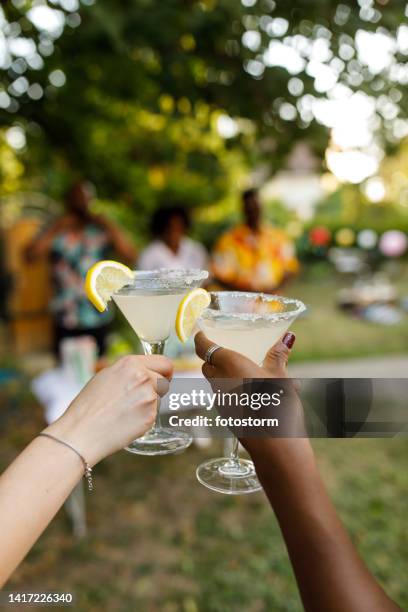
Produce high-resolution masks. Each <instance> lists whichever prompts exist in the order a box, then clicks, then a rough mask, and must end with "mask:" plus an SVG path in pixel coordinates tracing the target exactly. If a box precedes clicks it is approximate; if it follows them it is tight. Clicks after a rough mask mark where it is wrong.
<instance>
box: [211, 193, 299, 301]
mask: <svg viewBox="0 0 408 612" xmlns="http://www.w3.org/2000/svg"><path fill="white" fill-rule="evenodd" d="M242 200H243V214H244V223H243V224H241V225H238V226H237V227H234V228H232V229H231V230H228V231H227V232H225V234H223V235H222V236H221V238H220V239H219V240H218V242H217V243H216V245H215V249H214V252H213V256H212V271H213V273H214V277H215V278H216V280H218V281H219V282H220V283H222V284H223V285H224V286H226V287H228V288H233V289H238V290H240V291H264V292H274V291H275V290H276V289H277V288H278V287H279V286H280V285H282V283H283V282H284V281H285V280H286V278H287V277H288V276H290V275H293V274H296V273H297V271H298V269H299V263H298V260H297V257H296V252H295V247H294V244H293V242H292V241H291V240H290V239H289V237H288V236H287V235H286V233H285V232H284V231H283V230H280V229H278V228H276V227H273V226H271V225H269V224H267V223H264V222H262V219H261V216H262V211H261V205H260V203H259V199H258V193H257V191H256V190H255V189H249V190H248V191H245V192H244V193H243V195H242Z"/></svg>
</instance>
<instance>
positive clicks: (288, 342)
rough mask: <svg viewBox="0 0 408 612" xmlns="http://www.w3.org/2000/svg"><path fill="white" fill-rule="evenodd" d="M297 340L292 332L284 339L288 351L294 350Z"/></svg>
mask: <svg viewBox="0 0 408 612" xmlns="http://www.w3.org/2000/svg"><path fill="white" fill-rule="evenodd" d="M295 340H296V336H295V334H292V332H288V333H287V334H285V335H284V336H283V338H282V342H283V344H284V345H285V346H287V347H288V349H291V348H292V346H293V345H294V344H295Z"/></svg>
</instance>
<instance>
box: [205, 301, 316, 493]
mask: <svg viewBox="0 0 408 612" xmlns="http://www.w3.org/2000/svg"><path fill="white" fill-rule="evenodd" d="M305 309H306V307H305V305H304V304H303V303H302V302H300V301H299V300H294V299H290V298H286V297H281V296H278V295H264V294H263V293H244V292H241V291H215V292H211V303H210V306H209V307H208V308H206V309H205V310H204V311H203V313H202V314H201V317H200V319H199V320H198V325H199V327H200V329H201V330H202V331H203V332H204V333H205V335H206V336H207V337H208V338H209V340H212V341H213V342H215V343H216V344H218V345H219V346H223V347H225V348H228V349H231V350H233V351H237V352H239V353H242V354H243V355H245V356H246V357H248V358H249V359H251V360H252V361H254V362H255V363H258V364H261V363H262V361H263V359H264V357H265V355H266V353H267V351H268V349H269V348H270V347H271V346H273V345H274V344H275V343H276V342H277V341H278V340H279V338H280V337H281V336H282V335H283V334H284V333H285V332H286V331H287V329H288V328H289V327H290V325H291V324H292V323H293V321H294V320H295V319H296V317H297V316H298V315H299V314H300V313H301V312H303V311H304V310H305ZM238 445H239V442H238V439H237V438H236V437H234V439H233V447H232V451H231V454H230V456H229V457H221V458H219V459H212V460H210V461H207V462H206V463H202V464H201V465H200V466H198V468H197V472H196V475H197V479H198V480H199V482H201V484H203V485H204V486H206V487H208V488H209V489H212V490H213V491H217V492H218V493H227V494H229V495H239V494H242V493H254V492H255V491H259V490H260V489H261V488H262V487H261V485H260V483H259V481H258V478H257V476H256V473H255V467H254V464H253V462H252V461H250V460H247V459H240V457H239V455H238Z"/></svg>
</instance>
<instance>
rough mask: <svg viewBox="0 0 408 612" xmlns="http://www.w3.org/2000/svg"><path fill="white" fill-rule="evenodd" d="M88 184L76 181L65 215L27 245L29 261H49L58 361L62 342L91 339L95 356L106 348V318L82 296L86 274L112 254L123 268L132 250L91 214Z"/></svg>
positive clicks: (120, 235) (107, 224)
mask: <svg viewBox="0 0 408 612" xmlns="http://www.w3.org/2000/svg"><path fill="white" fill-rule="evenodd" d="M93 196H94V192H93V188H92V185H90V184H89V183H86V182H76V183H74V184H73V185H72V186H71V187H70V189H69V190H68V192H67V194H66V197H65V212H64V213H63V214H62V215H61V216H60V217H59V218H57V219H56V220H55V221H54V222H53V223H52V224H51V225H50V226H49V227H48V228H46V229H45V230H44V231H42V232H41V233H40V234H39V235H38V236H37V237H36V238H34V240H33V241H32V242H31V243H30V244H29V245H28V246H27V248H26V250H25V256H26V259H27V261H28V262H31V261H34V260H35V259H37V258H39V257H48V258H49V261H50V264H51V276H52V282H53V286H54V298H53V300H52V302H51V312H52V315H53V319H54V352H55V354H56V356H57V357H60V343H61V341H62V340H63V339H64V338H71V337H77V336H92V337H93V338H95V340H96V343H97V346H98V352H99V355H103V353H104V351H105V348H106V335H107V332H108V325H109V323H110V320H111V314H110V313H109V312H108V311H107V312H103V313H99V312H97V311H96V310H95V308H94V307H93V306H92V305H91V304H90V302H89V301H88V299H87V298H86V296H85V293H84V289H83V284H84V278H85V275H86V272H87V270H88V269H89V268H90V267H91V266H92V265H93V264H95V263H96V262H97V261H99V260H101V259H107V258H108V256H109V254H110V253H111V252H112V251H113V252H114V253H115V254H116V255H117V256H118V257H119V259H121V260H122V261H124V262H126V263H131V262H133V261H134V260H135V257H136V250H135V248H134V247H133V245H132V244H131V243H130V241H129V240H128V239H127V238H126V237H125V236H124V234H123V233H122V232H121V230H120V229H119V228H118V227H117V226H116V225H114V224H113V223H112V222H111V221H109V220H108V219H106V218H105V217H103V216H100V215H95V214H93V213H92V212H91V211H90V208H89V207H90V203H91V201H92V199H93Z"/></svg>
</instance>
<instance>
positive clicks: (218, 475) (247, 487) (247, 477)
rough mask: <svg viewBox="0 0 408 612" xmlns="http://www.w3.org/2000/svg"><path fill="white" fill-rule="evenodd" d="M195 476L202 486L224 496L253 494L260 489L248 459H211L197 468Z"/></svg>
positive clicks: (252, 466)
mask: <svg viewBox="0 0 408 612" xmlns="http://www.w3.org/2000/svg"><path fill="white" fill-rule="evenodd" d="M196 476H197V479H198V481H199V482H201V484H202V485H204V486H205V487H207V488H208V489H211V490H212V491H216V492H217V493H225V494H226V495H243V494H246V493H255V492H256V491H260V490H261V489H262V487H261V485H260V482H259V480H258V478H257V476H256V472H255V468H254V464H253V463H252V461H249V460H248V459H238V462H235V461H231V459H227V458H226V457H222V458H220V459H212V460H211V461H207V462H206V463H202V464H201V465H199V466H198V468H197V471H196Z"/></svg>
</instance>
